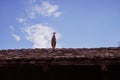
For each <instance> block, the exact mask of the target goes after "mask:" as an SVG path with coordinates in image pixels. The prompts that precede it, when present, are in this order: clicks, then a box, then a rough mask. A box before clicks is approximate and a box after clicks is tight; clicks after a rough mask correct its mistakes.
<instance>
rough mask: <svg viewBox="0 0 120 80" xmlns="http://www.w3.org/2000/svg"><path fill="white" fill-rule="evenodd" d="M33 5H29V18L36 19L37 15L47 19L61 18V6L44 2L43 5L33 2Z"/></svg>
mask: <svg viewBox="0 0 120 80" xmlns="http://www.w3.org/2000/svg"><path fill="white" fill-rule="evenodd" d="M29 3H31V4H29V6H28V8H27V13H28V16H29V18H31V19H34V18H35V17H36V15H41V16H45V17H50V16H53V17H59V16H60V15H61V12H60V11H58V9H59V6H58V5H53V4H51V3H50V2H48V1H43V2H41V4H37V2H36V1H31V0H30V2H29Z"/></svg>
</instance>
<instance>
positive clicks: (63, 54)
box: [0, 47, 120, 66]
mask: <svg viewBox="0 0 120 80" xmlns="http://www.w3.org/2000/svg"><path fill="white" fill-rule="evenodd" d="M46 63H47V64H48V65H99V64H102V63H105V64H108V65H109V64H119V63H120V47H109V48H60V49H59V48H56V49H55V50H52V49H51V48H50V49H45V48H36V49H14V50H0V66H4V65H14V64H21V65H22V64H32V65H44V64H46Z"/></svg>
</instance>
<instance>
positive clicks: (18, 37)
mask: <svg viewBox="0 0 120 80" xmlns="http://www.w3.org/2000/svg"><path fill="white" fill-rule="evenodd" d="M12 36H13V37H14V38H15V40H16V41H18V42H19V41H20V39H21V38H20V36H18V35H16V34H12Z"/></svg>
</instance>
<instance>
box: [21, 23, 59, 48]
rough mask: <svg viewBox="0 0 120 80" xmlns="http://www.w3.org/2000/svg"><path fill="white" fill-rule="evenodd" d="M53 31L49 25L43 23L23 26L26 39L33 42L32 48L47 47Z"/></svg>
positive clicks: (49, 44)
mask: <svg viewBox="0 0 120 80" xmlns="http://www.w3.org/2000/svg"><path fill="white" fill-rule="evenodd" d="M54 31H55V30H53V29H52V28H51V27H50V26H48V25H45V24H35V25H31V26H27V27H25V28H23V32H24V33H25V34H26V39H27V40H28V41H30V42H32V43H33V48H49V47H50V46H51V37H52V33H53V32H54ZM56 36H57V35H56ZM59 38H60V36H59V35H58V36H57V39H59Z"/></svg>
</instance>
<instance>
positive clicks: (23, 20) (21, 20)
mask: <svg viewBox="0 0 120 80" xmlns="http://www.w3.org/2000/svg"><path fill="white" fill-rule="evenodd" d="M17 21H18V22H19V23H24V22H25V21H26V19H25V18H23V17H20V18H17Z"/></svg>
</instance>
